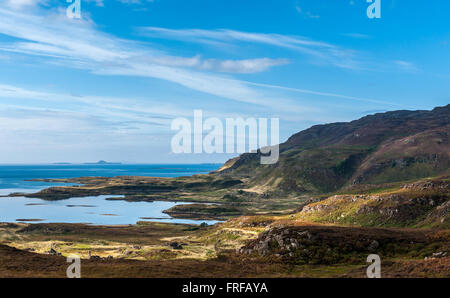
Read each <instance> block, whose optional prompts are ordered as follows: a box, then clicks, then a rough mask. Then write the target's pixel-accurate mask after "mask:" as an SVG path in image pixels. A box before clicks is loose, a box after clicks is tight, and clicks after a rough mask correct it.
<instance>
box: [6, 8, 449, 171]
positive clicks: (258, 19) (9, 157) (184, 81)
mask: <svg viewBox="0 0 450 298" xmlns="http://www.w3.org/2000/svg"><path fill="white" fill-rule="evenodd" d="M380 1H381V18H379V19H370V18H368V16H367V12H366V11H367V7H368V6H369V5H370V3H367V2H366V0H333V1H330V0H285V1H284V0H258V1H254V0H245V1H243V0H213V1H212V0H81V18H80V19H77V18H73V19H71V18H69V17H68V16H67V15H66V9H67V7H68V6H69V5H70V3H66V0H0V163H53V162H74V163H79V162H90V161H97V160H107V161H114V162H124V163H208V162H218V163H220V162H224V161H226V160H227V159H228V158H230V157H232V156H235V155H236V154H174V153H172V152H171V139H172V137H173V136H174V134H175V133H176V131H173V130H171V123H172V121H173V119H175V118H179V117H184V118H188V119H191V118H192V116H193V113H194V110H202V111H203V116H204V117H205V118H207V117H217V118H219V119H225V118H237V117H243V118H249V117H254V118H279V119H280V124H279V127H280V141H285V140H286V139H287V138H288V137H289V136H290V135H292V134H294V133H296V132H298V131H301V130H303V129H306V128H308V127H310V126H312V125H316V124H323V123H331V122H341V121H351V120H355V119H358V118H361V117H363V116H365V115H368V114H373V113H378V112H385V111H391V110H399V109H409V110H417V109H426V110H429V109H432V108H434V107H436V106H443V105H446V104H448V103H449V102H450V100H449V99H450V92H449V91H450V71H449V70H450V18H449V15H448V14H449V11H450V2H449V1H445V0H436V1H416V0H414V1H413V0H410V1H406V0H380ZM205 134H206V133H205Z"/></svg>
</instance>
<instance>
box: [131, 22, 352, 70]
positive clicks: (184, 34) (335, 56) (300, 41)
mask: <svg viewBox="0 0 450 298" xmlns="http://www.w3.org/2000/svg"><path fill="white" fill-rule="evenodd" d="M139 32H140V33H141V34H143V35H146V36H149V37H154V38H167V39H174V40H181V41H187V42H194V43H202V44H207V45H213V46H217V47H218V48H220V47H222V46H223V44H234V43H236V42H246V43H255V44H264V45H269V46H274V47H280V48H285V49H289V50H292V51H297V52H300V53H302V54H304V55H306V56H308V57H309V58H311V59H312V61H313V62H314V63H321V64H327V65H333V66H336V67H340V68H359V67H360V62H359V61H358V60H357V59H356V58H355V55H356V52H355V51H353V50H349V49H344V48H341V47H339V46H336V45H333V44H330V43H326V42H322V41H315V40H311V39H308V38H305V37H302V36H287V35H281V34H275V33H249V32H241V31H235V30H226V29H217V30H203V29H167V28H160V27H143V28H139Z"/></svg>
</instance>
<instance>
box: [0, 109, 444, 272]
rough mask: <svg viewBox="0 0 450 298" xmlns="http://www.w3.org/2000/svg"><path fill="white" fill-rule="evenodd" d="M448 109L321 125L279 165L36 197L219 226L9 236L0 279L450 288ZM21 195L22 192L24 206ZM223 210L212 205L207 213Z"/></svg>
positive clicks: (248, 161) (93, 183) (12, 230)
mask: <svg viewBox="0 0 450 298" xmlns="http://www.w3.org/2000/svg"><path fill="white" fill-rule="evenodd" d="M449 135H450V105H448V106H446V107H440V108H436V109H434V110H432V111H396V112H388V113H383V114H375V115H371V116H367V117H364V118H361V119H359V120H356V121H352V122H348V123H333V124H326V125H318V126H313V127H311V128H310V129H307V130H305V131H302V132H299V133H298V134H295V135H293V136H292V137H291V138H289V139H288V140H287V141H286V142H285V143H283V144H281V145H280V158H279V162H278V163H277V164H274V165H264V166H263V165H260V164H259V158H260V155H259V154H243V155H241V156H239V157H237V158H234V159H232V160H230V161H228V162H227V163H226V164H225V165H224V166H223V167H222V168H221V169H219V170H218V171H216V172H214V173H211V174H208V175H194V176H192V177H178V178H155V177H112V178H105V177H88V178H86V177H85V178H83V177H82V178H75V179H58V180H48V181H58V182H71V183H78V184H79V185H77V186H67V187H52V188H48V189H45V190H43V191H41V192H38V193H36V194H27V195H26V196H30V197H35V198H41V199H43V200H63V199H68V198H71V197H78V196H94V195H123V196H124V197H123V198H111V200H117V199H119V200H128V201H155V200H169V201H178V202H190V203H191V204H187V205H183V206H176V207H174V208H171V209H169V210H166V211H165V212H166V213H168V214H170V215H172V216H174V217H180V218H196V219H213V218H215V219H221V220H226V221H224V222H223V223H220V224H216V225H214V226H192V225H174V224H161V223H153V222H145V221H142V222H138V223H137V224H136V225H128V226H89V225H80V224H64V223H59V224H57V223H55V224H24V223H22V224H12V223H5V224H1V225H0V276H3V277H6V276H11V277H20V276H39V277H44V276H45V277H52V276H64V274H65V268H66V266H67V264H66V263H65V259H64V256H66V255H69V254H72V253H76V254H78V255H80V256H81V257H82V258H83V262H82V264H83V269H82V270H83V271H82V272H83V273H82V274H83V276H85V277H263V276H264V277H269V276H271V277H282V276H287V277H364V276H365V268H366V266H367V264H366V258H367V256H368V255H369V254H373V253H375V254H378V255H379V256H380V257H381V260H382V276H384V277H450V226H449V222H450V221H449V216H448V213H449V212H448V211H449V209H450V201H449V197H450V138H449ZM13 195H16V196H22V195H24V194H13ZM200 203H215V204H200Z"/></svg>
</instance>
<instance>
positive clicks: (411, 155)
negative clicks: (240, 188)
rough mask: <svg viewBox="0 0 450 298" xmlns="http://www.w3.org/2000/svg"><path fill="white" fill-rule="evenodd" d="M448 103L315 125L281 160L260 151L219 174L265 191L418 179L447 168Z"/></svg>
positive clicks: (286, 147)
mask: <svg viewBox="0 0 450 298" xmlns="http://www.w3.org/2000/svg"><path fill="white" fill-rule="evenodd" d="M449 134H450V105H447V106H445V107H437V108H435V109H433V110H432V111H393V112H387V113H378V114H375V115H370V116H366V117H363V118H361V119H359V120H355V121H351V122H345V123H332V124H324V125H316V126H313V127H311V128H309V129H306V130H304V131H301V132H299V133H297V134H294V135H293V136H291V137H290V138H289V139H288V140H287V141H286V142H285V143H283V144H280V158H279V162H278V163H277V164H274V165H260V163H259V155H258V154H248V153H246V154H242V155H241V156H239V157H237V158H234V159H231V160H229V161H228V162H227V163H226V164H225V165H224V166H223V167H222V168H221V169H219V170H218V171H217V172H216V174H218V175H228V174H231V175H233V176H234V177H242V178H246V180H247V181H248V186H249V187H259V188H260V189H263V190H264V191H266V192H269V193H270V192H275V193H277V194H281V193H295V194H302V193H304V194H321V193H331V192H335V191H338V190H339V189H342V188H346V189H349V188H350V189H351V188H358V187H360V186H361V185H368V184H371V185H373V184H376V185H378V184H383V183H393V182H402V181H411V180H417V179H420V178H425V177H430V176H438V175H443V174H446V173H448V171H449V168H450V140H449Z"/></svg>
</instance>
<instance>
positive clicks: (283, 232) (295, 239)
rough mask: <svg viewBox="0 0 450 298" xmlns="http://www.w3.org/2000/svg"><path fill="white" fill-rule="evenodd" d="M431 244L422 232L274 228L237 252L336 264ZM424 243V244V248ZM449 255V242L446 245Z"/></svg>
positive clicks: (310, 227)
mask: <svg viewBox="0 0 450 298" xmlns="http://www.w3.org/2000/svg"><path fill="white" fill-rule="evenodd" d="M428 241H429V240H428V238H427V236H426V235H425V234H424V233H423V232H422V231H408V232H405V231H401V230H398V231H397V230H392V229H389V230H388V229H380V228H351V227H336V226H288V227H271V228H269V229H267V230H266V231H265V232H263V233H261V234H260V235H259V237H258V238H257V239H255V240H252V241H250V242H249V243H248V244H247V245H245V246H244V247H242V248H240V249H238V250H237V251H236V252H237V253H239V254H246V255H259V256H264V257H275V258H282V259H283V260H284V261H286V262H294V263H310V264H332V263H339V262H343V261H344V260H347V259H349V258H354V257H357V256H359V257H360V258H362V259H364V258H366V257H367V255H368V254H371V253H376V254H380V255H389V254H391V255H392V253H395V248H396V247H402V248H403V249H412V250H413V249H414V248H413V247H415V245H422V244H425V243H427V242H428ZM421 243H422V244H421ZM441 249H443V250H442V251H443V252H446V251H447V249H448V242H447V241H444V240H443V242H442V246H441Z"/></svg>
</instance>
